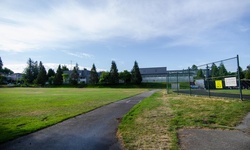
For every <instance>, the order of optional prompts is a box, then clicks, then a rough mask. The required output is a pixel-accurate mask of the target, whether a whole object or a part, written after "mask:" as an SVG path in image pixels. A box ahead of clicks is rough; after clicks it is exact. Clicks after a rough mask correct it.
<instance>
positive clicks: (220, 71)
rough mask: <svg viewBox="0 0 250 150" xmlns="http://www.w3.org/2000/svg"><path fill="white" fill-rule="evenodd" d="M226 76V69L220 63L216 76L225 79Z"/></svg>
mask: <svg viewBox="0 0 250 150" xmlns="http://www.w3.org/2000/svg"><path fill="white" fill-rule="evenodd" d="M226 75H228V72H227V69H226V68H225V66H224V64H223V63H221V64H220V66H219V67H218V76H221V77H225V76H226Z"/></svg>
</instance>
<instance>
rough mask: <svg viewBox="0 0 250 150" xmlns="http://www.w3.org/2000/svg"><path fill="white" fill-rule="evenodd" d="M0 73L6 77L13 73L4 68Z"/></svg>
mask: <svg viewBox="0 0 250 150" xmlns="http://www.w3.org/2000/svg"><path fill="white" fill-rule="evenodd" d="M0 72H1V73H3V74H6V75H9V74H13V73H14V72H13V71H12V70H10V69H9V68H6V67H4V68H3V69H2V70H1V71H0Z"/></svg>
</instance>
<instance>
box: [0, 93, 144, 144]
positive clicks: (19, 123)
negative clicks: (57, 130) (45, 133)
mask: <svg viewBox="0 0 250 150" xmlns="http://www.w3.org/2000/svg"><path fill="white" fill-rule="evenodd" d="M144 91H146V89H111V88H101V89H98V88H85V89H83V88H81V89H79V88H0V142H4V141H7V140H10V139H13V138H16V137H18V136H20V135H24V134H27V133H30V132H34V131H36V130H38V129H41V128H44V127H46V126H50V125H53V124H55V123H58V122H61V121H63V120H65V119H68V118H71V117H73V116H76V115H79V114H82V113H86V112H88V111H91V110H93V109H95V108H98V107H101V106H103V105H106V104H109V103H112V102H114V101H118V100H121V99H124V98H127V97H131V96H133V95H136V94H139V93H141V92H144Z"/></svg>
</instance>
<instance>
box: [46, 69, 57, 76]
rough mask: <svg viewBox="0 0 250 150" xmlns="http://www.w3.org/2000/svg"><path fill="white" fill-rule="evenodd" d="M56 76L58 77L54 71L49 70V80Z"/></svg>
mask: <svg viewBox="0 0 250 150" xmlns="http://www.w3.org/2000/svg"><path fill="white" fill-rule="evenodd" d="M55 75H56V73H55V71H54V70H53V69H49V71H48V78H49V77H52V76H55Z"/></svg>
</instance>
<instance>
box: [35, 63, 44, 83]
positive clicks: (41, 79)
mask: <svg viewBox="0 0 250 150" xmlns="http://www.w3.org/2000/svg"><path fill="white" fill-rule="evenodd" d="M46 81H47V72H46V69H45V67H44V66H43V64H42V62H41V61H40V63H39V73H38V76H37V79H36V83H37V84H40V85H42V86H44V85H45V83H46Z"/></svg>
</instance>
